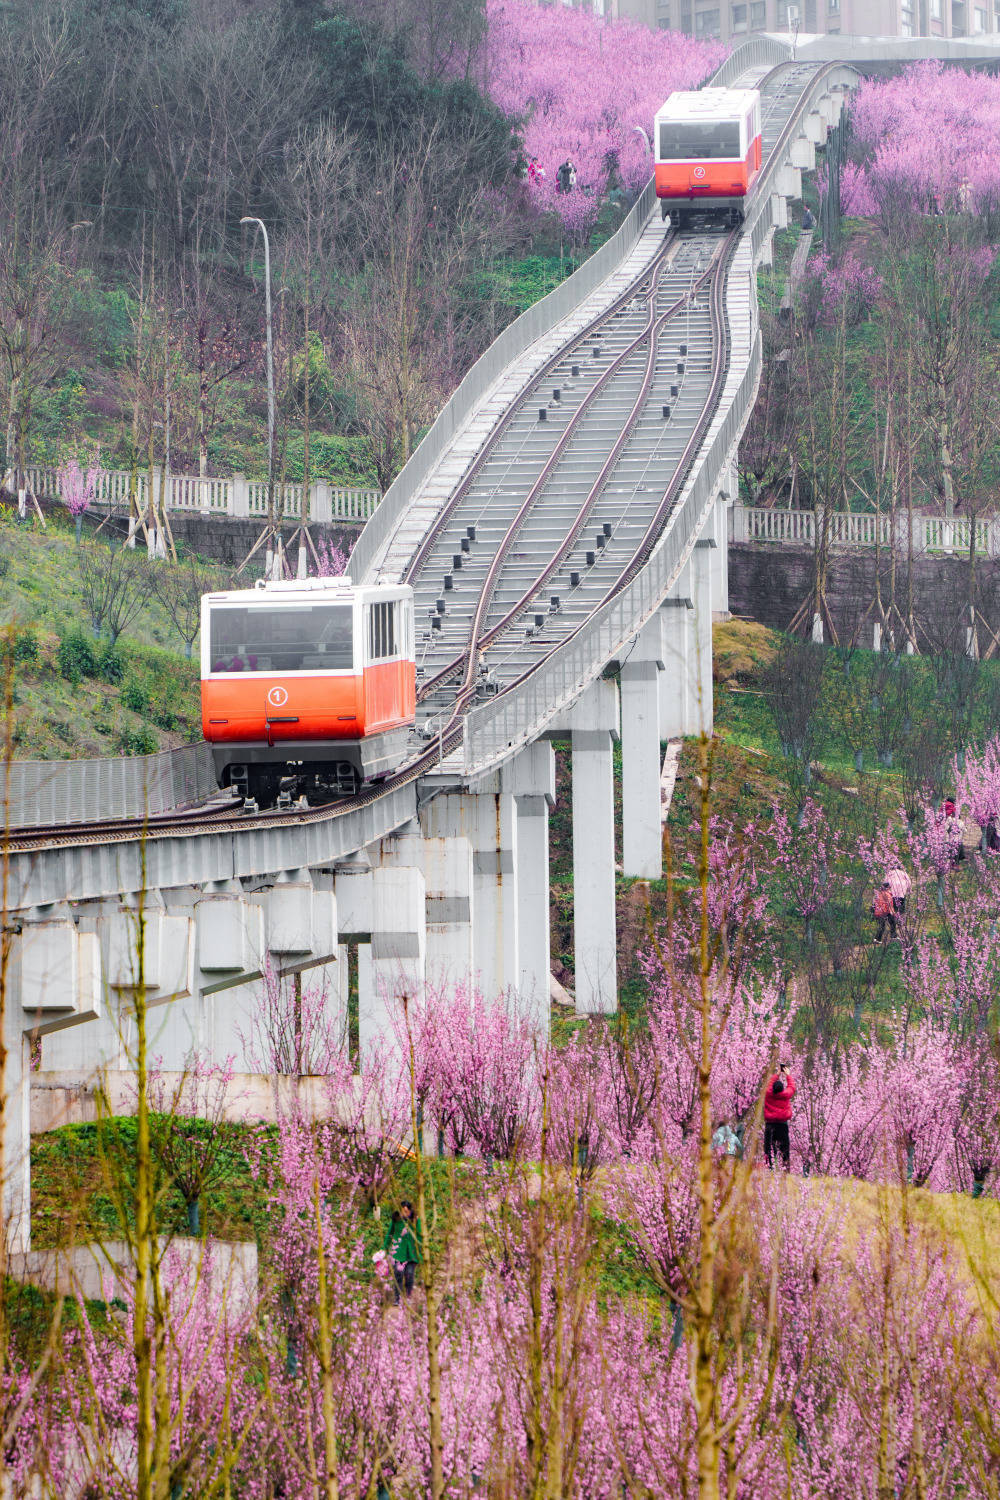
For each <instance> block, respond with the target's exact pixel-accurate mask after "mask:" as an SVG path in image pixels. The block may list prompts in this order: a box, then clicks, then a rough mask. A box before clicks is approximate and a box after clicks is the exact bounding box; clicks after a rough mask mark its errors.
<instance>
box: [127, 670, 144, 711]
mask: <svg viewBox="0 0 1000 1500" xmlns="http://www.w3.org/2000/svg"><path fill="white" fill-rule="evenodd" d="M121 701H122V703H123V705H124V706H125V708H128V709H131V711H132V713H134V714H148V713H149V689H148V688H147V686H146V684H145V683H144V682H140V681H139V679H138V677H136V676H134V675H133V673H131V672H130V673H129V674H128V676H127V677H126V678H125V681H124V682H123V683H122V690H121Z"/></svg>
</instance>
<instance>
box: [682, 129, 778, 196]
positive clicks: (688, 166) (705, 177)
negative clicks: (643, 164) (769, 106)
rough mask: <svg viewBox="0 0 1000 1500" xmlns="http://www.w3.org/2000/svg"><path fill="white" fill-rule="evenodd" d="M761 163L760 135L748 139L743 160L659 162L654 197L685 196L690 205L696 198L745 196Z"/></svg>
mask: <svg viewBox="0 0 1000 1500" xmlns="http://www.w3.org/2000/svg"><path fill="white" fill-rule="evenodd" d="M760 165H761V142H760V136H758V137H757V138H756V140H753V141H751V142H750V147H749V149H748V151H747V154H746V156H745V158H744V159H743V160H742V161H740V160H736V161H704V162H695V161H689V162H679V161H658V162H657V163H656V196H657V197H658V198H686V199H687V200H688V201H689V202H690V203H692V204H694V203H695V202H696V200H697V199H699V198H709V197H711V198H745V197H746V195H747V193H748V192H749V191H750V189H751V187H752V186H753V183H754V179H755V177H756V176H757V173H758V172H759V171H760Z"/></svg>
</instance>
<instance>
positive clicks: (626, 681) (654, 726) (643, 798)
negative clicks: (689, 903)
mask: <svg viewBox="0 0 1000 1500" xmlns="http://www.w3.org/2000/svg"><path fill="white" fill-rule="evenodd" d="M656 623H657V624H659V621H658V620H657V622H656ZM659 676H660V664H659V663H658V662H657V661H632V660H631V659H629V660H628V661H627V662H623V664H622V672H621V683H622V868H623V869H624V872H625V874H626V875H635V876H641V877H643V878H644V879H646V880H659V878H660V876H661V875H662V874H663V848H662V838H661V829H660V703H659V691H660V690H659Z"/></svg>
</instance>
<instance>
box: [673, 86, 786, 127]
mask: <svg viewBox="0 0 1000 1500" xmlns="http://www.w3.org/2000/svg"><path fill="white" fill-rule="evenodd" d="M759 99H760V94H759V92H758V90H757V89H678V90H677V91H676V92H675V93H673V94H671V95H670V98H669V99H668V100H667V101H666V103H665V104H662V105H661V106H660V108H659V109H658V110H657V113H656V118H657V119H658V120H705V119H708V120H738V119H740V118H741V117H742V116H743V115H745V114H746V112H747V110H748V109H749V108H750V106H751V104H755V103H756V102H757V101H758V100H759Z"/></svg>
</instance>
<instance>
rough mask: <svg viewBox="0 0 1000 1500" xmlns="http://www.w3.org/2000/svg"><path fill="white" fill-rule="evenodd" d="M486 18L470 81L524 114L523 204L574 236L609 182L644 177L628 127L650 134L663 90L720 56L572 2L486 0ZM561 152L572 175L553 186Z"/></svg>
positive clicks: (639, 182) (639, 181) (641, 154)
mask: <svg viewBox="0 0 1000 1500" xmlns="http://www.w3.org/2000/svg"><path fill="white" fill-rule="evenodd" d="M487 25H488V29H487V36H486V43H485V47H484V51H483V58H482V64H481V68H482V72H481V78H480V79H479V80H477V81H479V82H480V83H481V86H482V87H484V89H485V91H486V93H487V94H488V95H489V96H490V98H491V99H492V100H493V102H494V103H495V104H497V105H499V107H500V108H501V109H503V110H504V111H505V112H506V113H508V114H510V115H512V116H514V117H515V118H517V119H521V120H523V121H524V151H525V156H526V157H527V158H528V161H529V163H530V164H531V170H530V172H529V173H528V175H527V177H526V181H525V191H526V193H527V195H528V199H529V201H530V203H531V204H532V205H533V206H535V207H536V208H537V209H539V210H541V211H542V212H554V213H556V214H557V215H558V216H559V218H560V219H561V221H562V224H563V226H564V228H565V230H566V232H567V233H568V234H569V235H570V236H571V237H572V238H573V239H574V240H576V241H578V242H583V241H585V240H586V238H587V236H588V235H589V234H590V231H591V230H592V229H593V227H594V223H595V221H596V218H597V215H598V212H599V211H600V208H601V205H602V202H603V200H604V198H605V195H606V194H607V192H608V191H609V190H610V189H614V188H616V187H617V188H618V189H620V190H623V191H624V192H625V193H626V194H634V193H636V192H637V191H638V190H639V189H640V188H641V187H642V186H643V185H644V183H645V182H646V180H647V179H648V178H649V176H650V175H651V171H652V164H651V162H650V159H649V156H648V153H647V149H646V144H645V142H644V141H643V139H642V135H641V134H640V131H639V130H637V128H636V127H641V130H642V131H644V132H645V135H646V137H647V138H648V139H651V138H652V131H653V116H654V115H655V113H656V111H657V110H658V109H659V107H660V105H661V104H662V103H663V102H664V100H665V99H666V98H667V96H668V95H669V94H671V93H672V92H673V91H674V90H675V89H693V88H697V87H698V85H699V84H700V83H701V82H702V81H703V80H704V79H705V78H706V77H707V76H708V75H709V74H710V73H711V72H712V70H713V69H714V68H716V67H717V66H718V65H719V63H720V62H721V61H722V59H723V56H724V49H723V48H722V47H720V46H718V45H717V44H714V43H706V42H699V41H695V40H694V39H693V38H691V37H687V36H682V35H679V34H678V33H676V32H670V31H654V32H652V33H651V32H650V31H649V29H648V28H647V27H646V26H642V25H639V24H638V23H637V22H633V21H627V20H624V19H616V20H604V19H602V18H601V17H598V16H595V15H593V14H592V13H591V11H590V10H589V9H584V8H583V7H577V6H573V7H567V6H562V5H553V6H536V5H532V4H529V3H528V0H489V4H488V5H487ZM566 160H569V161H572V163H573V166H574V167H575V169H576V183H575V186H574V187H573V188H572V189H571V190H570V191H569V192H560V191H559V181H558V170H559V167H560V165H561V164H562V163H563V162H564V161H566ZM538 167H540V168H542V169H543V171H542V172H539V171H538V170H537V168H538ZM543 174H544V175H543Z"/></svg>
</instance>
